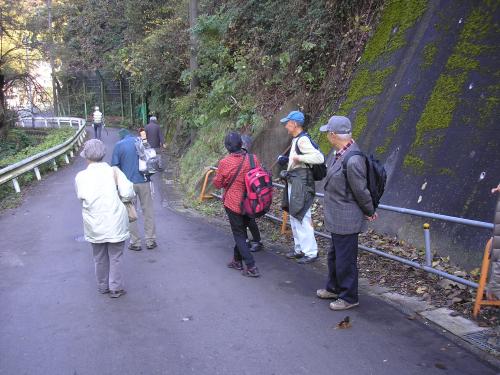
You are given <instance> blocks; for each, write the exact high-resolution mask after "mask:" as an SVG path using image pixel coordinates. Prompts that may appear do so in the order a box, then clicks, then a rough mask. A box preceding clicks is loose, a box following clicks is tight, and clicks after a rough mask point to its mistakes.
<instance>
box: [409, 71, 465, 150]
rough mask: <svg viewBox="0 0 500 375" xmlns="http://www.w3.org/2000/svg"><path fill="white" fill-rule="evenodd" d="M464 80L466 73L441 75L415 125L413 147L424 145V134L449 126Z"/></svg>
mask: <svg viewBox="0 0 500 375" xmlns="http://www.w3.org/2000/svg"><path fill="white" fill-rule="evenodd" d="M466 78H467V74H466V73H461V74H458V75H450V74H443V75H441V76H440V77H439V78H438V80H437V82H436V86H434V89H433V90H432V94H431V97H430V99H429V101H428V102H427V105H426V106H425V109H424V111H423V112H422V116H421V117H420V120H419V121H418V123H417V125H416V128H417V131H416V136H415V140H414V142H413V147H420V146H423V145H424V134H425V133H427V132H429V131H434V130H437V129H446V128H447V127H448V126H449V125H450V123H451V120H452V118H453V112H454V111H455V108H456V106H457V104H458V101H459V94H460V93H461V91H462V87H463V85H464V83H465V79H466Z"/></svg>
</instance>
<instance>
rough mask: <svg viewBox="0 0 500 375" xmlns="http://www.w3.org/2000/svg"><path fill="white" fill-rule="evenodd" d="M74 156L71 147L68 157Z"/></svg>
mask: <svg viewBox="0 0 500 375" xmlns="http://www.w3.org/2000/svg"><path fill="white" fill-rule="evenodd" d="M73 156H74V154H73V149H71V150H69V157H70V158H72V157H73Z"/></svg>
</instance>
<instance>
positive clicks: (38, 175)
mask: <svg viewBox="0 0 500 375" xmlns="http://www.w3.org/2000/svg"><path fill="white" fill-rule="evenodd" d="M33 170H34V171H35V176H36V179H37V180H38V181H40V180H41V179H42V176H41V175H40V169H38V167H35V168H33Z"/></svg>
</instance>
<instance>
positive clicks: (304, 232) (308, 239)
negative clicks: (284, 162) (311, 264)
mask: <svg viewBox="0 0 500 375" xmlns="http://www.w3.org/2000/svg"><path fill="white" fill-rule="evenodd" d="M291 190H292V187H291V186H288V197H290V193H291ZM289 217H290V225H291V226H292V233H293V242H294V243H295V252H296V253H300V252H302V253H304V255H305V256H307V257H316V256H317V255H318V244H317V243H316V238H315V237H314V228H313V226H312V218H311V208H309V209H308V210H307V212H306V214H305V216H304V218H303V219H302V221H300V220H297V219H296V218H294V217H293V216H291V215H290V216H289Z"/></svg>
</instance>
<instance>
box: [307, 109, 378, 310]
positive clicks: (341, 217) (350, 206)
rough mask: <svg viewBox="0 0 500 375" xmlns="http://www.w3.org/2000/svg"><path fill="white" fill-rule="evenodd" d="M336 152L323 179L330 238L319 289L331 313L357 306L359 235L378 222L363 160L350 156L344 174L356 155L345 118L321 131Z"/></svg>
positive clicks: (318, 294) (326, 224)
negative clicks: (324, 280)
mask: <svg viewBox="0 0 500 375" xmlns="http://www.w3.org/2000/svg"><path fill="white" fill-rule="evenodd" d="M320 131H321V132H325V133H326V134H327V138H328V141H329V142H330V144H331V145H332V146H333V148H334V149H335V150H336V154H335V157H334V160H333V161H332V162H331V163H330V164H329V165H328V172H327V175H326V177H325V201H324V209H325V226H326V229H327V230H328V231H329V232H330V233H331V236H332V247H331V249H330V251H329V252H328V282H327V284H326V289H319V290H318V291H317V292H316V294H317V296H318V297H319V298H324V299H335V301H334V302H332V303H330V308H331V309H332V310H346V309H349V308H352V307H355V306H358V305H359V302H358V267H357V255H358V235H359V233H360V232H362V231H364V230H366V226H367V221H372V220H375V219H376V218H377V214H376V213H375V210H374V207H373V202H372V198H371V195H370V191H369V190H368V187H367V179H366V173H367V171H366V159H365V157H364V156H363V155H352V156H351V157H349V158H348V160H347V159H346V160H347V166H346V167H347V170H346V173H345V174H344V170H343V161H344V159H345V157H346V155H348V154H349V153H350V152H352V151H359V147H358V145H357V144H356V142H354V139H353V138H352V128H351V122H350V121H349V119H348V118H347V117H344V116H332V117H331V118H330V120H329V121H328V124H326V125H323V126H322V127H321V128H320Z"/></svg>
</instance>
